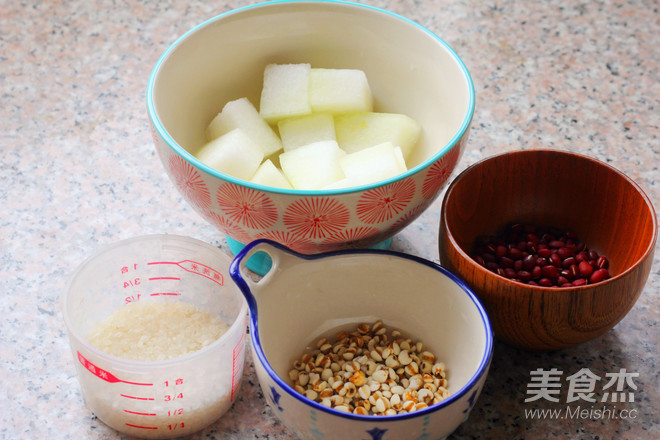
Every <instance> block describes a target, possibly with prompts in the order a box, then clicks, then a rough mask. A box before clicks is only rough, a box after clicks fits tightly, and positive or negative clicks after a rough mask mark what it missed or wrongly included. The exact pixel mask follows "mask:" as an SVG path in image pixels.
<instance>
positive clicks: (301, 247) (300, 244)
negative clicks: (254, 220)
mask: <svg viewBox="0 0 660 440" xmlns="http://www.w3.org/2000/svg"><path fill="white" fill-rule="evenodd" d="M257 238H267V239H268V240H273V241H276V242H278V243H280V244H283V245H284V246H286V247H288V248H290V249H293V250H294V251H297V252H300V253H302V254H312V253H314V252H316V251H317V248H316V245H315V244H314V243H313V242H312V241H311V240H308V239H305V238H300V237H299V236H297V235H295V234H292V233H291V232H288V231H264V232H261V233H259V234H257Z"/></svg>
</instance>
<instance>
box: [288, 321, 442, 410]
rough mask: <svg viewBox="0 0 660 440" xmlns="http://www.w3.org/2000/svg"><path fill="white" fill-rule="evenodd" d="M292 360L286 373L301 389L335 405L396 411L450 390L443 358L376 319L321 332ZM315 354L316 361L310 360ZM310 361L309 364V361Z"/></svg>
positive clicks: (435, 400) (428, 402) (424, 404)
mask: <svg viewBox="0 0 660 440" xmlns="http://www.w3.org/2000/svg"><path fill="white" fill-rule="evenodd" d="M313 346H315V347H316V349H315V350H313V351H311V352H308V353H304V354H303V355H302V356H301V357H300V358H299V359H296V360H295V361H294V362H293V368H292V369H291V370H290V371H289V378H290V380H291V383H292V384H293V387H294V388H295V389H296V391H298V392H299V393H300V394H302V395H304V396H306V397H307V398H310V399H311V400H314V401H316V402H319V403H321V404H322V405H325V406H328V407H331V408H334V409H336V410H339V411H344V412H351V413H354V414H360V415H395V414H403V413H406V412H412V411H417V410H420V409H423V408H425V407H427V406H430V405H433V404H436V403H439V402H440V401H442V400H443V399H445V398H446V397H447V396H449V390H448V386H449V385H448V381H447V374H446V371H445V364H444V363H442V362H438V361H437V360H436V356H435V355H434V354H433V353H432V352H430V351H428V350H427V349H426V347H425V346H424V344H422V342H421V341H413V340H412V339H410V338H406V337H404V336H403V335H402V334H401V332H400V331H398V330H392V331H391V332H389V333H388V329H387V328H386V327H385V326H384V324H383V323H382V322H381V321H378V322H376V323H374V324H373V325H370V324H367V323H361V324H359V325H358V326H357V327H356V330H355V331H353V332H347V331H342V332H339V333H338V334H337V335H336V336H335V338H334V343H331V342H330V341H329V340H328V339H326V338H321V339H320V340H319V341H317V343H316V344H313ZM311 360H315V361H311ZM310 364H311V365H310Z"/></svg>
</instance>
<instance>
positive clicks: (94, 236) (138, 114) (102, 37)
mask: <svg viewBox="0 0 660 440" xmlns="http://www.w3.org/2000/svg"><path fill="white" fill-rule="evenodd" d="M247 3H250V2H243V1H229V2H223V1H216V2H202V1H196V0H190V1H185V2H175V1H171V0H169V1H153V2H152V1H148V0H124V1H109V0H97V1H81V0H71V1H57V0H53V1H47V2H42V1H37V0H25V1H18V0H7V1H4V2H3V3H2V5H1V6H0V29H1V32H0V88H1V95H0V151H1V153H2V154H1V156H0V181H1V182H2V184H1V186H0V206H1V208H0V262H1V266H0V267H1V270H0V286H2V301H0V437H1V438H3V439H49V440H54V439H71V438H79V439H83V438H84V439H104V440H106V439H118V438H122V436H120V435H118V434H117V433H116V432H114V431H112V430H111V429H109V428H107V427H106V426H105V425H103V423H101V422H100V421H99V420H97V419H96V418H95V417H94V416H93V415H92V414H91V413H90V411H89V410H88V409H87V408H86V407H85V405H84V403H83V400H82V397H81V393H80V389H79V386H78V382H77V379H76V376H75V371H74V366H73V359H72V357H71V353H70V352H69V347H68V340H67V336H66V333H65V328H64V324H63V321H62V316H61V312H60V295H61V294H62V292H63V289H64V288H65V284H66V280H67V277H68V276H69V275H70V274H71V272H72V271H73V269H74V268H75V267H76V266H77V265H78V264H79V263H80V262H82V261H83V260H84V259H85V258H86V257H87V256H88V255H89V254H90V253H91V252H93V251H94V250H95V249H97V248H98V247H99V246H102V245H105V244H108V243H112V242H116V241H118V240H120V239H124V238H128V237H132V236H136V235H141V234H147V233H175V234H181V235H188V236H192V237H195V238H198V239H201V240H204V241H207V242H209V243H212V244H214V245H217V246H220V247H221V248H223V249H226V250H227V252H229V251H228V249H227V246H226V243H225V240H224V237H223V236H222V235H221V234H220V233H218V232H217V231H216V230H214V229H213V227H211V226H210V225H209V224H207V223H206V222H205V221H204V220H203V219H202V218H200V217H199V216H198V215H197V214H196V213H195V212H193V210H192V209H191V208H190V207H189V206H187V205H186V204H185V202H184V201H183V200H182V198H181V197H180V196H179V195H178V193H177V192H176V191H175V189H174V187H173V185H172V183H171V182H170V181H169V180H168V179H167V177H166V175H165V173H164V171H163V169H162V167H161V165H160V163H159V161H158V160H157V158H156V156H155V150H154V148H153V146H152V143H151V137H150V133H149V128H148V122H147V115H146V105H145V89H146V83H147V79H148V76H149V73H150V71H151V69H152V67H153V65H154V63H155V62H156V60H157V58H158V56H159V55H160V54H161V53H162V52H163V51H164V50H165V48H166V47H167V46H168V45H169V44H170V43H171V42H172V41H173V40H174V39H175V38H176V37H178V36H179V35H181V34H182V33H183V32H185V31H186V30H188V29H189V28H191V27H193V26H194V25H196V24H198V23H200V22H202V21H204V20H206V19H208V18H211V17H213V16H215V15H217V14H219V13H221V12H224V11H227V10H230V9H234V8H237V7H240V6H243V5H245V4H247ZM369 3H370V4H372V5H374V6H378V7H382V8H387V9H390V10H392V11H394V12H397V13H399V14H402V15H405V16H407V17H409V18H411V19H413V20H415V21H417V22H419V23H421V24H423V25H425V26H427V27H429V28H430V29H431V30H433V31H435V32H436V33H437V34H439V35H440V36H442V37H443V38H444V39H445V40H446V41H447V42H448V43H449V44H450V45H451V46H452V47H453V48H454V49H455V50H456V51H457V52H458V54H459V55H460V56H461V57H462V58H463V60H464V61H465V63H466V65H467V66H468V68H469V70H470V72H471V74H472V77H473V80H474V83H475V87H476V94H477V106H476V112H475V115H474V120H473V128H472V132H471V138H470V142H469V149H468V151H467V152H466V154H465V155H464V156H463V158H462V160H461V162H460V164H459V167H458V169H457V170H456V171H457V172H459V171H460V170H462V169H464V168H465V167H467V166H468V165H470V164H472V163H474V162H476V161H478V160H480V159H482V158H485V157H488V156H491V155H493V154H496V153H499V152H503V151H508V150H515V149H532V148H538V147H548V148H555V149H561V150H570V151H574V152H580V153H583V154H586V155H590V156H593V157H596V158H598V159H601V160H603V161H606V162H608V163H610V164H611V165H613V166H615V167H616V168H618V169H620V170H622V171H623V172H625V173H626V174H627V175H628V176H630V177H631V178H632V179H634V180H635V181H636V182H637V183H638V184H639V185H640V186H641V187H642V188H643V189H644V191H645V192H646V193H647V194H648V196H649V197H650V198H651V200H652V201H653V203H654V204H655V206H656V207H657V206H660V172H659V170H658V166H659V165H660V139H659V137H660V116H659V115H660V71H659V64H658V60H660V11H659V5H658V3H657V1H652V0H619V1H603V0H596V1H591V0H589V1H576V2H565V1H561V0H548V1H541V2H528V1H520V0H519V1H515V0H501V1H496V2H494V1H492V0H487V1H478V2H477V1H467V0H446V1H419V0H379V1H373V2H369ZM604 196H605V195H604ZM439 209H440V199H438V200H437V201H436V202H435V203H434V204H433V205H432V206H431V207H430V208H429V210H428V211H427V212H425V213H424V214H423V215H422V216H421V217H420V218H419V219H418V220H416V221H415V222H414V223H413V224H412V225H411V226H410V227H408V228H407V229H405V230H404V231H403V232H401V233H400V234H399V235H398V236H396V237H395V239H394V242H393V246H392V247H393V248H394V249H396V250H401V251H404V252H408V253H410V254H415V255H420V256H423V257H426V258H428V259H430V260H433V261H438V252H437V248H436V246H437V244H436V243H437V229H438V219H439ZM613 232H615V231H613ZM659 258H660V252H656V261H655V262H654V265H653V267H652V270H651V276H650V278H649V280H648V283H647V285H646V288H645V290H644V293H643V294H642V296H641V297H640V299H639V301H638V302H637V304H636V305H635V307H634V308H633V309H632V311H631V312H630V313H629V314H628V316H627V317H626V318H625V319H624V320H623V321H621V322H620V323H619V324H618V325H617V326H616V327H615V328H614V329H613V330H611V331H609V332H608V333H606V334H605V335H603V336H601V337H600V338H598V339H596V340H594V341H591V342H589V343H586V344H583V345H581V346H579V347H575V348H570V349H565V350H561V351H558V352H554V353H544V354H537V353H529V352H524V351H519V350H516V349H513V348H510V347H508V346H506V345H503V344H499V343H498V344H496V347H495V355H494V359H493V363H492V367H491V373H490V376H489V378H488V380H487V382H486V385H485V388H484V390H483V394H482V396H481V398H480V399H479V400H478V402H477V404H476V407H475V408H474V410H473V412H472V414H471V416H470V418H469V420H468V422H467V423H465V424H464V425H462V426H461V427H460V428H459V429H458V430H457V431H456V432H455V433H454V434H453V435H452V436H451V438H452V439H555V438H558V439H559V438H561V439H563V438H570V439H657V438H660V391H659V390H660V383H659V377H658V371H659V367H658V355H657V353H658V352H659V350H660V347H659V345H660V343H659V342H660V341H659V333H658V319H659V318H658V316H660V310H659V300H660V262H659V261H658V259H659ZM539 368H540V369H544V370H550V369H552V368H557V369H559V370H562V371H563V372H564V375H565V376H568V375H571V374H574V373H577V372H578V371H579V370H580V369H581V368H588V369H590V371H591V372H593V373H594V374H595V375H597V376H600V377H603V378H605V376H606V374H607V373H617V372H619V371H621V369H623V368H625V369H626V370H627V371H628V372H633V373H638V374H639V376H638V377H635V378H634V384H635V386H636V387H637V389H636V390H634V395H635V401H634V402H626V403H612V402H605V403H593V404H592V403H589V402H585V401H577V402H572V403H567V402H566V393H567V392H568V389H567V386H563V388H562V394H561V397H562V398H561V399H560V402H559V403H552V402H549V401H547V400H538V401H535V402H525V398H526V397H527V396H526V392H527V390H528V385H529V383H530V372H531V371H532V370H536V369H539ZM629 391H632V390H629ZM600 396H602V393H601V394H598V397H600ZM577 408H581V409H591V408H595V409H602V410H603V409H604V410H609V412H605V414H604V416H602V415H601V416H600V417H597V416H595V415H594V414H589V415H587V416H585V417H580V416H576V415H575V412H576V409H577ZM534 409H557V410H560V411H561V412H562V413H561V416H556V417H549V418H546V419H539V418H533V417H529V414H528V413H529V411H531V410H534ZM567 409H568V410H569V411H570V414H572V415H568V416H567ZM613 414H614V415H615V416H613ZM193 438H195V439H202V438H208V439H223V440H238V439H265V438H268V439H271V440H290V439H293V436H292V435H291V434H290V433H289V432H288V431H287V429H286V428H285V427H283V426H282V425H281V424H280V423H279V422H278V420H277V419H276V417H275V416H274V414H273V413H272V412H271V411H270V409H269V408H268V407H267V406H266V404H265V401H264V398H263V396H262V393H261V391H260V389H259V386H258V384H257V381H256V377H255V375H254V367H253V366H252V363H251V362H248V365H247V367H246V371H245V377H244V382H243V387H242V389H241V391H240V395H239V397H238V400H237V401H236V403H235V405H234V406H233V408H232V409H231V410H230V411H229V412H228V413H227V414H226V415H225V416H224V417H223V418H222V419H220V420H219V421H218V422H217V423H215V424H214V425H212V426H211V427H209V428H208V429H206V430H205V431H203V432H201V433H199V434H197V435H195V436H194V437H193Z"/></svg>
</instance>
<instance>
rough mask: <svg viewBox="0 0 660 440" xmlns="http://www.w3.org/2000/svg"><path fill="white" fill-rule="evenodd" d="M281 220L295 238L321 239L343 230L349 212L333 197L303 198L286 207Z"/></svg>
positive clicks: (346, 223)
mask: <svg viewBox="0 0 660 440" xmlns="http://www.w3.org/2000/svg"><path fill="white" fill-rule="evenodd" d="M282 219H283V221H284V226H285V227H286V228H287V230H288V231H290V232H292V233H293V234H295V235H296V236H297V237H302V238H312V239H322V238H324V237H329V236H332V235H335V234H337V233H339V232H340V231H341V230H342V229H344V228H345V227H346V226H347V225H348V222H349V220H350V212H349V210H348V208H346V206H345V205H344V204H343V203H341V202H339V201H338V200H337V199H335V198H333V197H315V198H312V197H305V198H302V199H300V200H298V201H295V202H293V203H291V204H290V205H289V206H287V208H286V210H285V212H284V215H283V217H282Z"/></svg>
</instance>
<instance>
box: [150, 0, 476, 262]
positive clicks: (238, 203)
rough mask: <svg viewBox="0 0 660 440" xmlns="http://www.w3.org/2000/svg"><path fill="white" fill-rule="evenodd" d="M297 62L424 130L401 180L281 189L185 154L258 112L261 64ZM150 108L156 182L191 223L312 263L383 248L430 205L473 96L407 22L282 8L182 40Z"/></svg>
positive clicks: (461, 140) (156, 73) (323, 4)
mask: <svg viewBox="0 0 660 440" xmlns="http://www.w3.org/2000/svg"><path fill="white" fill-rule="evenodd" d="M303 62H305V63H311V64H312V66H313V67H325V68H354V69H361V70H363V71H364V72H365V73H366V75H367V78H368V80H369V84H370V86H371V89H372V93H373V95H374V97H375V110H376V111H380V112H392V113H403V114H406V115H408V116H410V117H412V118H413V119H415V120H416V121H418V122H419V123H420V124H421V125H422V136H421V140H420V142H419V144H418V145H417V147H416V149H415V152H414V154H413V155H412V157H411V158H410V159H409V161H408V166H409V170H408V171H407V172H406V173H404V174H402V175H400V176H398V177H396V178H393V179H390V180H386V181H382V182H378V183H375V184H371V185H365V186H361V187H356V188H350V189H344V190H337V191H300V190H284V189H276V188H271V187H265V186H261V185H256V184H252V183H249V182H247V181H244V180H240V179H236V178H233V177H231V176H228V175H226V174H223V173H220V172H218V171H216V170H214V169H212V168H210V167H208V166H206V165H204V164H203V163H202V162H200V161H198V160H197V159H196V158H195V157H194V156H193V154H191V153H194V152H196V150H197V149H198V148H199V147H200V146H201V145H203V144H204V142H205V139H204V129H205V127H206V126H207V124H208V123H209V122H210V121H211V120H212V118H213V117H214V116H215V115H216V114H217V113H218V112H219V111H220V109H222V107H223V105H224V104H225V103H226V102H228V101H231V100H234V99H238V98H241V97H247V98H249V99H250V101H251V102H252V103H253V104H254V105H257V106H258V104H259V100H260V91H261V87H262V81H263V80H262V75H263V70H264V67H265V66H266V64H268V63H303ZM147 107H148V112H149V117H150V120H151V123H152V129H153V138H154V142H155V145H156V150H157V152H158V156H159V157H160V160H161V161H162V164H163V166H164V168H165V171H166V172H167V174H168V176H169V177H170V178H171V180H172V181H173V183H174V185H175V186H176V188H177V189H178V190H179V192H180V193H181V194H182V195H183V197H184V198H185V200H187V201H188V202H189V203H190V204H191V205H192V206H193V208H194V209H195V210H197V212H199V214H200V215H202V216H203V217H204V218H205V219H206V220H208V221H209V222H210V223H212V224H213V225H215V226H216V227H217V228H218V229H219V230H220V231H222V232H223V233H225V234H226V235H227V237H228V238H230V239H233V240H235V241H237V242H238V243H243V244H245V243H248V242H250V241H252V240H255V239H258V238H269V239H272V240H274V241H277V242H279V243H283V244H285V245H287V246H289V247H291V248H293V249H295V250H297V251H300V252H303V253H315V252H320V251H325V250H334V249H344V248H354V247H369V246H373V245H374V244H377V243H380V242H382V241H383V240H386V239H388V238H391V237H392V236H393V235H395V234H396V233H397V232H398V231H399V230H401V229H402V228H404V227H405V226H406V225H408V224H409V223H410V222H412V221H413V220H414V219H415V218H417V217H418V216H419V214H421V213H422V211H423V210H424V209H426V208H427V207H428V206H429V205H430V204H431V202H433V200H434V199H435V198H436V197H437V196H438V194H439V193H440V191H441V190H442V188H443V187H444V185H445V184H446V182H447V180H448V179H449V176H450V174H451V172H452V171H453V169H454V168H455V166H456V164H457V162H458V160H459V158H460V156H461V154H462V152H463V151H464V149H465V146H466V143H467V139H468V132H469V127H470V124H471V121H472V114H473V112H474V86H473V84H472V80H471V78H470V75H469V73H468V70H467V68H466V67H465V65H464V64H463V62H462V61H461V60H460V58H459V57H458V55H457V54H456V53H455V52H454V50H452V49H451V48H450V47H449V45H447V43H445V42H444V41H443V40H442V39H440V38H439V37H438V36H436V35H434V34H433V33H432V32H430V31H429V30H428V29H425V28H424V27H422V26H420V25H419V24H416V23H414V22H412V21H410V20H408V19H406V18H403V17H401V16H398V15H395V14H393V13H390V12H387V11H384V10H381V9H377V8H374V7H371V6H366V5H360V4H354V3H346V2H340V1H284V2H270V3H263V4H257V5H253V6H248V7H244V8H241V9H237V10H234V11H230V12H227V13H225V14H222V15H219V16H217V17H215V18H213V19H211V20H209V21H207V22H205V23H202V24H200V25H199V26H197V27H195V28H193V29H192V30H190V31H189V32H188V33H186V34H185V35H183V36H182V37H180V38H179V39H178V40H177V41H175V42H174V43H173V44H172V45H171V46H170V47H169V48H168V49H167V50H166V51H165V53H164V54H163V55H162V56H161V58H160V59H159V60H158V62H157V64H156V66H155V67H154V70H153V72H152V74H151V77H150V80H149V84H148V88H147ZM231 244H232V243H231V242H230V245H231Z"/></svg>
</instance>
